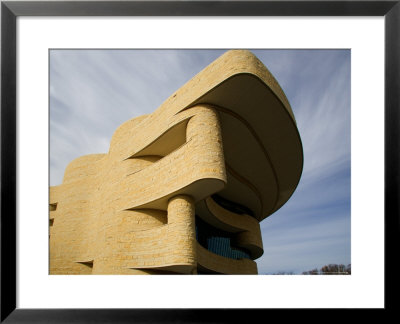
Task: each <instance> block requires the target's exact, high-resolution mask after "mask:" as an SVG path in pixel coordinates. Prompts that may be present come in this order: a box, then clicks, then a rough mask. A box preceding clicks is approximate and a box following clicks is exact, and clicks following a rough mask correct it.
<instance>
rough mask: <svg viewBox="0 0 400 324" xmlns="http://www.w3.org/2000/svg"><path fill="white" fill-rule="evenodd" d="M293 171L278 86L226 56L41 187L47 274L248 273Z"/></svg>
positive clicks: (253, 64)
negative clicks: (57, 180)
mask: <svg viewBox="0 0 400 324" xmlns="http://www.w3.org/2000/svg"><path fill="white" fill-rule="evenodd" d="M302 169H303V150H302V144H301V139H300V136H299V133H298V129H297V126H296V121H295V118H294V115H293V112H292V110H291V107H290V105H289V102H288V100H287V98H286V96H285V94H284V92H283V91H282V89H281V87H280V86H279V84H278V83H277V81H276V80H275V78H274V77H273V76H272V75H271V73H270V72H269V71H268V70H267V68H266V67H265V66H264V65H263V64H262V63H261V62H260V61H259V60H258V59H257V58H256V57H255V56H254V55H253V54H252V53H251V52H249V51H246V50H232V51H228V52H226V53H225V54H223V55H222V56H221V57H219V58H218V59H217V60H215V61H214V62H213V63H211V64H210V65H209V66H207V67H206V68H205V69H204V70H203V71H201V72H200V73H199V74H197V75H196V76H194V77H193V78H192V79H191V80H190V81H188V82H187V83H186V84H185V85H184V86H182V87H181V88H180V89H179V90H177V91H176V92H175V93H173V94H172V95H171V96H170V97H169V98H168V99H167V100H166V101H165V102H164V103H163V104H162V105H161V106H160V107H159V108H158V109H157V110H155V111H154V112H153V113H151V114H148V115H144V116H140V117H136V118H133V119H131V120H128V121H126V122H125V123H123V124H122V125H121V126H119V128H118V129H117V130H116V131H115V133H114V135H113V136H112V139H111V143H110V148H109V151H108V153H106V154H91V155H86V156H82V157H80V158H77V159H75V160H73V161H72V162H71V163H70V164H69V165H68V166H67V168H66V170H65V174H64V179H63V182H62V184H61V185H58V186H53V187H50V193H49V196H50V198H49V205H50V213H49V214H50V232H49V237H50V239H49V240H50V244H49V248H50V251H49V252H50V253H49V255H50V269H49V272H50V274H257V264H256V262H255V261H254V260H255V259H257V258H259V257H260V256H261V255H262V254H263V243H262V237H261V231H260V222H261V221H262V220H263V219H265V218H266V217H268V216H269V215H271V214H273V213H274V212H275V211H277V210H278V209H279V208H280V207H281V206H282V205H283V204H285V203H286V202H287V201H288V199H289V198H290V196H291V195H292V194H293V192H294V190H295V189H296V187H297V184H298V182H299V179H300V176H301V172H302Z"/></svg>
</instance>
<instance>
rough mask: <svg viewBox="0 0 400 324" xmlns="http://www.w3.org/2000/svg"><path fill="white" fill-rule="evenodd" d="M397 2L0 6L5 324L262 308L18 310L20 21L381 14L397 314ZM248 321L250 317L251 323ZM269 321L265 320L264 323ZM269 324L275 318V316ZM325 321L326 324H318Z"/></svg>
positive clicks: (207, 316) (235, 317) (219, 315)
mask: <svg viewBox="0 0 400 324" xmlns="http://www.w3.org/2000/svg"><path fill="white" fill-rule="evenodd" d="M399 2H400V0H395V1H320V0H316V1H293V0H292V1H284V0H283V1H2V2H1V318H0V320H1V322H3V321H4V322H6V323H31V322H37V323H97V322H101V323H128V322H129V323H130V322H139V323H143V322H164V323H167V322H174V323H195V322H196V323H200V322H213V323H216V322H238V321H240V320H241V319H242V318H243V316H245V317H248V318H249V320H248V321H247V322H249V321H250V322H253V321H256V318H258V316H267V315H266V314H265V313H264V312H265V311H266V310H263V309H257V310H256V309H246V310H245V309H234V310H230V309H214V310H212V311H211V310H210V309H207V310H205V309H198V310H196V309H19V308H16V299H17V295H16V270H17V269H16V190H17V184H16V162H17V158H16V143H17V141H16V136H17V128H16V127H17V125H16V114H17V111H16V36H17V31H16V19H17V17H18V16H384V19H385V156H384V158H385V179H384V180H385V307H384V310H378V311H379V312H381V311H385V312H386V313H387V312H388V311H395V310H396V307H397V306H398V305H397V298H396V293H397V288H398V287H399V279H398V278H399V275H398V274H397V272H396V271H395V269H396V262H397V260H398V251H397V249H396V247H399V246H400V244H399V232H400V217H399V207H400V204H399V198H400V196H399V180H400V179H399V162H400V161H399V160H400V159H399V157H400V146H399V123H400V115H399V108H400V64H399V61H400V3H399ZM249 316H250V317H249ZM265 320H267V318H266V317H265ZM270 320H271V318H270ZM321 320H322V319H321Z"/></svg>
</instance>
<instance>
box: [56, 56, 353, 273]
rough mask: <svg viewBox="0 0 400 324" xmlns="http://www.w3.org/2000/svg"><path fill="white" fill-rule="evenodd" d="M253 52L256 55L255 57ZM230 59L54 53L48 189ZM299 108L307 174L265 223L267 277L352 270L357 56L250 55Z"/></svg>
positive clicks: (261, 267) (262, 263) (263, 269)
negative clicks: (353, 70)
mask: <svg viewBox="0 0 400 324" xmlns="http://www.w3.org/2000/svg"><path fill="white" fill-rule="evenodd" d="M250 50H251V49H250ZM224 52H225V50H51V51H50V185H58V184H61V182H62V177H63V174H64V170H65V167H66V166H67V164H68V163H69V162H70V161H71V160H73V159H74V158H77V157H79V156H81V155H85V154H91V153H105V152H107V151H108V147H109V143H110V139H111V136H112V134H113V132H114V131H115V129H116V128H117V127H118V126H119V125H120V124H122V123H123V122H125V121H126V120H128V119H131V118H133V117H136V116H140V115H143V114H147V113H151V112H153V111H154V110H155V109H156V108H157V107H158V106H159V105H160V104H161V103H162V102H163V101H164V100H165V99H167V98H168V97H169V96H170V95H171V94H172V93H173V92H174V91H176V90H177V89H178V88H180V87H181V86H182V85H183V84H185V83H186V82H187V81H188V80H190V79H191V78H192V77H193V76H194V75H196V74H197V73H198V72H200V71H201V70H202V69H203V68H204V67H206V66H207V65H208V64H210V63H211V62H212V61H214V60H215V59H216V58H218V57H219V56H220V55H221V54H223V53H224ZM252 52H253V53H254V54H255V55H256V56H257V57H258V58H259V59H260V60H261V61H262V62H263V63H264V64H265V65H266V66H267V68H268V69H269V70H270V71H271V73H272V74H273V75H274V76H275V78H276V79H277V80H278V82H279V84H280V85H281V87H282V89H283V90H284V92H285V94H286V96H287V97H288V99H289V102H290V104H291V106H292V109H293V112H294V115H295V118H296V121H297V126H298V129H299V132H300V136H301V138H302V142H303V149H304V170H303V174H302V178H301V180H300V183H299V186H298V188H297V190H296V191H295V193H294V194H293V196H292V197H291V198H290V200H289V201H288V202H287V203H286V204H285V205H284V206H283V207H282V208H281V209H280V210H278V211H277V212H276V213H274V214H273V215H271V216H269V217H268V218H266V219H265V220H264V221H262V222H261V230H262V236H263V243H264V255H263V256H262V257H261V258H259V259H258V260H256V262H257V264H258V271H259V273H260V274H266V273H276V272H279V271H286V272H289V271H292V272H294V273H301V272H302V271H306V270H311V269H313V268H320V267H322V266H323V265H325V264H329V263H343V264H346V265H347V264H349V263H351V235H350V234H351V233H350V232H351V227H350V223H351V218H350V202H351V197H350V112H351V107H350V50H252Z"/></svg>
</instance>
